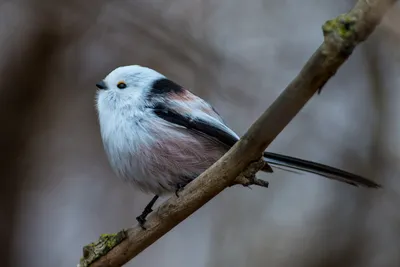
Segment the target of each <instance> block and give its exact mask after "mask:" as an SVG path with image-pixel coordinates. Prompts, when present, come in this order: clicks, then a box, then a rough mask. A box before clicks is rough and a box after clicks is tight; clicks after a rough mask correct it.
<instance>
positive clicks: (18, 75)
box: [0, 17, 60, 266]
mask: <svg viewBox="0 0 400 267" xmlns="http://www.w3.org/2000/svg"><path fill="white" fill-rule="evenodd" d="M29 18H32V17H29ZM25 22H26V23H27V24H28V25H29V22H31V23H32V21H29V19H28V20H27V21H25ZM34 25H35V26H36V27H35V26H34V27H25V28H24V30H23V31H22V32H23V34H22V35H18V34H13V35H11V36H10V40H12V43H13V44H15V45H14V46H13V47H7V46H3V48H4V50H3V53H4V54H6V55H3V58H4V60H3V61H2V66H1V70H0V77H1V80H0V110H1V111H0V124H1V125H2V127H1V131H0V147H1V149H2V151H1V154H0V177H1V179H2V181H1V184H2V185H1V187H0V221H1V228H0V239H1V242H0V250H1V251H2V253H3V254H2V255H5V258H4V257H3V259H2V266H13V265H12V264H11V262H10V261H11V258H9V257H10V256H12V253H11V248H12V246H13V243H14V226H15V212H16V210H18V206H19V203H18V199H19V194H20V192H19V186H21V184H23V182H24V176H25V169H24V162H23V159H24V158H23V155H24V151H25V148H26V145H27V143H28V141H29V139H30V134H31V133H32V129H33V128H34V127H35V125H34V124H33V123H32V118H33V116H34V113H35V110H36V108H37V106H38V105H40V103H41V101H42V97H43V93H44V90H43V88H44V86H45V83H46V80H47V76H48V75H49V64H50V62H51V61H52V59H53V55H54V53H55V52H56V50H57V49H58V46H59V45H60V38H59V36H58V31H57V29H55V28H54V23H53V22H51V21H50V20H47V18H42V19H41V20H40V21H38V20H37V19H36V18H35V23H34ZM9 44H11V43H9ZM8 49H9V50H10V51H8Z"/></svg>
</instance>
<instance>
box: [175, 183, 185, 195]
mask: <svg viewBox="0 0 400 267" xmlns="http://www.w3.org/2000/svg"><path fill="white" fill-rule="evenodd" d="M185 186H186V184H183V183H179V184H177V185H176V190H175V195H176V197H179V194H178V193H179V192H180V191H182V190H183V188H185Z"/></svg>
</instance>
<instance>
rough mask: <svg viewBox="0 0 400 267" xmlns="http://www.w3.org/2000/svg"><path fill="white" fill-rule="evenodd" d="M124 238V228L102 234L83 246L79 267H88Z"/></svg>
mask: <svg viewBox="0 0 400 267" xmlns="http://www.w3.org/2000/svg"><path fill="white" fill-rule="evenodd" d="M125 238H126V233H125V231H124V230H122V231H120V232H118V233H116V234H102V235H101V236H100V238H99V240H97V241H96V242H93V243H90V244H89V245H87V246H84V247H83V257H82V258H81V260H80V264H79V267H88V266H90V264H92V263H93V262H94V261H96V260H97V259H98V258H100V257H101V256H103V255H105V254H107V253H108V252H109V251H110V250H111V249H112V248H114V247H115V246H116V245H118V244H119V243H121V242H122V240H124V239H125Z"/></svg>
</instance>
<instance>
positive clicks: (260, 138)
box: [80, 0, 396, 267]
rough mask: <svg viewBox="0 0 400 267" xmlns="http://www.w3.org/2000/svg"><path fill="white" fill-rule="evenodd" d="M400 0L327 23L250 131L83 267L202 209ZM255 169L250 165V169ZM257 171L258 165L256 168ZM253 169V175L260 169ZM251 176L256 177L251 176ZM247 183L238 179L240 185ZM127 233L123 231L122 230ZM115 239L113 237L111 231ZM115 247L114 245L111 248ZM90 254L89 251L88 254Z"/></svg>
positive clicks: (125, 256)
mask: <svg viewBox="0 0 400 267" xmlns="http://www.w3.org/2000/svg"><path fill="white" fill-rule="evenodd" d="M395 2H396V0H359V1H358V2H357V4H356V5H355V7H354V8H353V9H352V10H351V11H349V12H348V13H346V14H343V15H340V16H338V17H337V18H335V19H332V20H329V21H327V22H326V23H325V24H324V25H323V27H322V29H323V33H324V42H323V43H322V45H321V46H320V47H319V48H318V49H317V51H316V52H315V53H314V54H313V55H312V57H311V58H310V59H309V60H308V62H307V63H306V64H305V66H304V67H303V69H302V70H301V71H300V73H299V75H298V76H297V77H296V78H295V79H294V80H293V81H292V82H291V83H290V84H289V85H288V86H287V88H286V89H285V90H284V91H283V92H282V94H281V95H280V96H279V97H278V99H277V100H276V101H275V102H274V103H273V104H272V105H271V106H270V107H269V108H268V109H267V110H266V111H265V112H264V114H262V116H261V117H260V118H259V119H258V120H257V121H256V122H255V123H254V124H253V125H252V126H251V127H250V129H249V130H248V132H247V133H246V134H245V135H244V136H243V137H242V138H241V140H240V141H239V142H238V143H236V144H235V145H234V146H233V148H231V149H230V150H229V151H228V152H227V153H226V154H225V155H224V156H223V157H222V158H221V159H219V160H218V161H217V162H216V163H214V164H213V165H212V166H211V167H210V168H209V169H208V170H206V171H205V172H204V173H202V174H201V175H200V176H199V177H198V178H196V179H195V180H193V181H192V182H191V183H189V184H188V185H187V186H186V187H185V189H184V190H183V191H182V192H180V194H179V198H177V197H176V196H172V197H171V198H169V199H168V200H167V201H166V202H164V203H163V204H161V205H160V207H159V208H158V209H157V210H156V211H155V212H153V213H152V214H151V215H150V216H149V218H148V221H147V222H146V228H147V230H142V229H141V227H139V226H134V227H132V228H129V229H126V230H122V231H121V232H119V233H118V234H116V235H115V236H118V237H121V236H122V237H123V238H120V240H118V242H114V241H113V242H108V243H110V245H109V246H107V245H106V246H105V247H106V248H107V249H106V251H105V252H104V253H98V252H97V253H98V255H99V256H98V257H94V258H93V257H92V261H93V262H92V263H91V261H89V260H87V259H89V258H90V257H89V255H87V254H88V253H87V251H89V250H88V246H86V247H85V248H86V249H85V251H86V254H85V257H84V258H82V259H81V263H80V266H81V267H84V266H89V265H90V266H91V267H100V266H101V267H115V266H121V265H123V264H125V263H126V262H128V261H129V260H130V259H132V258H133V257H135V256H136V255H138V254H139V253H140V252H141V251H143V250H144V249H146V248H147V247H148V246H150V245H151V244H153V243H154V242H155V241H157V240H158V239H159V238H160V237H162V236H163V235H164V234H166V233H167V232H168V231H169V230H171V229H172V228H173V227H175V226H176V225H178V224H179V223H180V222H181V221H183V220H184V219H186V218H187V217H188V216H190V215H191V214H192V213H193V212H195V211H196V210H197V209H199V208H201V207H202V206H203V205H204V204H206V203H207V202H208V201H209V200H211V199H212V198H213V197H215V196H216V195H217V194H218V193H220V192H221V191H222V190H224V189H225V188H226V187H229V186H231V185H232V184H234V183H235V179H242V178H243V177H249V175H244V176H243V177H242V178H236V177H238V176H239V174H241V173H242V172H243V171H245V170H246V168H248V166H249V165H250V164H251V163H253V162H258V160H259V159H260V157H261V155H262V152H263V151H264V150H265V149H266V148H267V146H268V145H269V144H270V143H271V142H272V141H273V140H274V139H275V138H276V136H277V135H278V134H279V133H280V132H281V131H282V130H283V128H284V127H285V126H286V125H287V124H288V123H289V122H290V120H291V119H293V117H294V116H295V115H296V114H297V113H298V112H299V111H300V109H301V108H302V107H303V106H304V105H305V104H306V103H307V101H308V100H309V99H310V98H311V97H312V96H313V95H314V94H315V92H317V91H318V90H321V89H322V87H323V86H324V85H325V83H326V82H327V81H328V80H329V79H330V78H331V77H332V76H333V75H334V74H335V73H336V71H337V70H338V68H339V67H340V66H341V65H342V64H343V62H344V61H345V60H346V59H347V58H348V57H349V56H350V55H351V53H352V52H353V50H354V48H355V47H356V46H357V45H358V44H359V43H360V42H362V41H364V40H365V39H366V38H367V37H368V36H369V35H370V34H371V33H372V31H373V30H374V29H375V27H376V26H377V25H378V24H379V23H380V21H381V19H382V17H383V15H384V13H385V12H386V11H387V10H388V9H389V8H390V7H391V5H393V4H394V3H395ZM250 169H251V168H250ZM255 169H257V168H255ZM255 169H253V170H252V171H251V172H252V174H254V172H255V171H256V170H255ZM250 176H251V175H250ZM237 182H238V183H242V182H240V180H236V183H237ZM121 233H123V234H121ZM108 238H111V240H116V239H118V238H113V235H108ZM110 246H111V247H110ZM89 254H90V253H89Z"/></svg>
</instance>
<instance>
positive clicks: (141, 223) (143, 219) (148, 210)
mask: <svg viewBox="0 0 400 267" xmlns="http://www.w3.org/2000/svg"><path fill="white" fill-rule="evenodd" d="M157 199H158V195H155V196H154V197H153V199H152V200H151V201H150V202H149V204H147V205H146V207H145V208H144V210H143V212H142V214H140V215H139V216H138V217H136V220H137V221H138V223H139V226H140V227H141V228H142V229H143V230H146V227H144V223H145V222H146V217H147V216H148V215H149V214H150V213H151V212H152V211H153V209H152V207H153V206H154V203H156V201H157Z"/></svg>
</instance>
